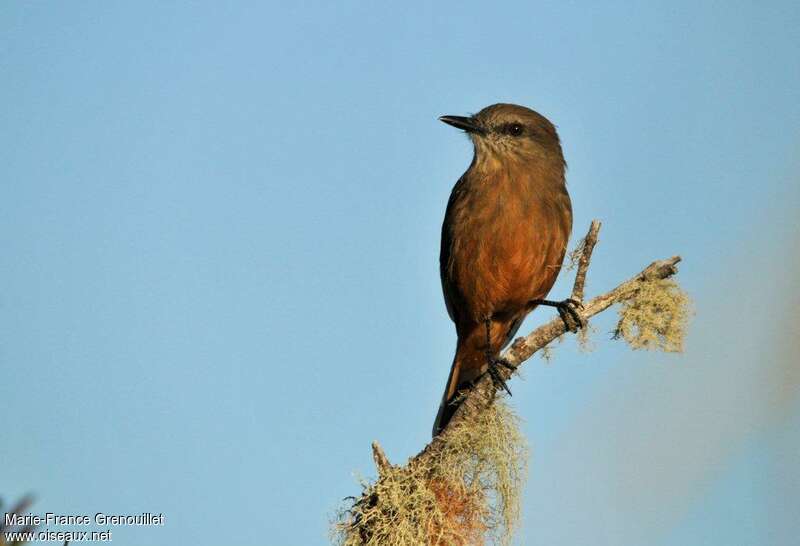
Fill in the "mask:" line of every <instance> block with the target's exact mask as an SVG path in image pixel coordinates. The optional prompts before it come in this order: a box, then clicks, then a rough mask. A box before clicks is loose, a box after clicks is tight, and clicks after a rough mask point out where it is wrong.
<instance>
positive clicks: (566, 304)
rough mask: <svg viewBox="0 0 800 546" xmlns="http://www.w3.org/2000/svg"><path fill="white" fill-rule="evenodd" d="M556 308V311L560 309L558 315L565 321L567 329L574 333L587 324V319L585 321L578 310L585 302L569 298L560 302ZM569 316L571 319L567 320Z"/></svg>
mask: <svg viewBox="0 0 800 546" xmlns="http://www.w3.org/2000/svg"><path fill="white" fill-rule="evenodd" d="M555 308H556V311H558V316H559V317H561V320H563V321H564V326H565V327H566V328H567V331H569V332H573V333H574V332H577V331H578V330H580V329H581V328H583V327H584V326H586V321H584V319H583V317H582V316H581V314H580V312H579V311H578V309H583V304H582V303H581V302H579V301H577V300H574V299H572V298H567V299H565V300H564V301H560V302H558V304H557V305H555ZM567 317H569V319H570V320H567Z"/></svg>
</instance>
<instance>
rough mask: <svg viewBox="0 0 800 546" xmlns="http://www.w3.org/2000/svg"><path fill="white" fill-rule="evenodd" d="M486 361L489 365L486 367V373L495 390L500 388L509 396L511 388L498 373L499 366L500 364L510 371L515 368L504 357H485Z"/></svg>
mask: <svg viewBox="0 0 800 546" xmlns="http://www.w3.org/2000/svg"><path fill="white" fill-rule="evenodd" d="M487 363H488V365H489V367H488V368H487V369H486V373H488V374H489V377H490V378H491V379H492V383H493V384H494V387H495V391H498V390H500V389H501V388H502V389H503V390H505V391H506V392H507V393H508V395H509V396H511V389H509V388H508V385H507V384H506V381H505V379H503V375H502V374H501V373H500V367H501V366H502V367H503V368H506V369H507V370H511V371H514V370H515V369H516V368H515V367H514V366H513V365H512V364H511V363H510V362H509V361H508V360H506V359H505V358H495V357H491V356H490V357H488V358H487Z"/></svg>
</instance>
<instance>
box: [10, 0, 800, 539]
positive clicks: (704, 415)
mask: <svg viewBox="0 0 800 546" xmlns="http://www.w3.org/2000/svg"><path fill="white" fill-rule="evenodd" d="M0 29H1V30H2V34H1V35H2V38H0V44H1V46H0V74H2V81H3V85H2V86H0V100H2V102H3V104H4V105H5V107H4V108H2V110H0V212H1V213H0V248H2V251H3V256H4V259H3V266H2V267H0V400H2V402H3V409H4V412H5V413H4V418H3V422H4V424H3V433H2V441H1V442H0V462H2V464H1V465H0V493H1V494H2V495H3V496H4V498H5V499H6V500H10V499H13V498H16V497H19V496H21V495H22V494H24V493H26V492H29V491H32V492H34V493H35V494H36V495H37V498H38V500H37V504H36V508H37V509H38V510H40V511H42V512H44V511H53V512H57V513H78V514H81V513H90V514H93V513H94V512H97V511H104V512H109V513H137V512H142V511H150V512H163V513H164V514H165V515H166V521H167V523H166V525H165V527H164V528H159V529H119V530H118V532H119V534H118V535H115V541H117V542H118V543H121V544H135V543H146V544H153V545H167V544H170V545H172V544H184V543H192V544H200V545H202V544H215V543H219V542H222V541H225V542H227V543H232V544H242V545H250V544H252V545H263V544H269V545H301V546H310V545H317V544H320V545H321V544H326V543H327V536H326V533H327V522H328V519H329V517H330V516H331V515H332V513H333V512H334V510H335V509H336V507H337V505H338V503H339V501H340V500H341V499H342V498H343V497H345V496H348V495H352V494H355V493H357V492H358V485H357V483H356V481H355V479H354V475H358V474H364V475H367V476H370V475H371V474H372V472H373V471H372V463H371V460H370V452H369V444H370V442H371V441H372V440H376V439H377V440H379V441H380V442H381V443H382V444H383V446H384V448H385V449H386V452H387V454H388V455H389V457H390V458H391V459H392V460H393V461H403V460H404V459H405V458H406V457H408V456H410V455H413V454H414V453H416V451H417V450H418V449H419V448H421V447H422V446H423V445H424V443H425V442H426V441H427V440H428V434H429V431H430V426H431V422H432V420H433V417H434V415H435V413H436V409H437V406H438V401H439V397H440V395H441V391H442V389H443V385H444V381H445V379H446V376H447V372H448V368H449V364H450V360H451V357H452V351H453V348H454V343H455V335H454V332H453V329H452V326H451V324H450V322H449V319H448V318H447V315H446V311H445V309H444V304H443V301H442V297H441V293H440V287H439V279H438V247H439V240H438V238H439V230H440V226H441V219H442V215H443V212H444V207H445V203H446V200H447V196H448V194H449V192H450V188H451V187H452V184H453V183H454V182H455V180H456V179H457V178H458V176H459V175H460V174H461V173H462V172H463V170H464V169H465V168H466V167H467V165H468V163H469V161H470V158H471V150H470V147H469V144H468V141H467V140H466V139H465V138H464V137H463V136H461V135H459V134H458V132H457V131H455V130H453V129H452V128H450V127H447V126H445V125H443V124H441V123H439V122H438V121H437V120H436V118H437V117H438V116H439V115H442V114H464V113H469V112H475V111H477V110H479V109H480V108H482V107H483V106H486V105H488V104H491V103H494V102H516V103H520V104H524V105H527V106H530V107H532V108H534V109H536V110H538V111H540V112H542V113H543V114H545V115H546V116H548V117H549V118H550V119H551V120H553V121H554V123H556V124H557V125H558V127H559V132H560V134H561V137H562V140H563V143H564V150H565V154H566V158H567V161H568V163H569V172H568V184H569V190H570V193H571V195H572V200H573V206H574V210H575V234H574V236H575V237H577V236H580V235H582V234H583V232H585V230H586V228H587V227H588V223H589V221H590V220H591V219H592V218H599V219H601V220H603V221H604V228H603V232H602V236H601V244H600V245H599V246H598V248H597V250H596V252H595V260H594V262H593V266H592V270H591V272H590V279H589V283H588V287H587V290H588V293H589V294H590V295H591V294H595V293H597V292H599V291H601V290H603V289H606V288H610V287H612V286H613V285H615V284H616V283H617V282H619V281H621V280H622V279H624V278H626V277H627V276H629V275H631V274H632V273H634V272H635V271H638V270H639V269H640V268H641V267H642V266H644V265H645V264H646V263H649V261H651V260H652V259H656V258H662V257H667V256H670V255H672V254H676V253H679V254H681V255H682V256H683V257H684V260H685V262H684V264H683V266H682V271H681V274H680V280H681V282H682V284H683V286H684V287H685V288H686V289H687V290H688V291H689V292H690V293H691V294H692V296H693V297H694V299H695V306H696V311H697V316H696V317H695V320H694V323H693V329H692V334H691V336H690V338H689V341H688V345H687V352H686V354H685V355H684V356H674V355H653V354H648V353H640V352H637V353H632V352H631V351H630V350H629V349H628V348H627V347H625V346H623V345H621V344H619V343H617V342H612V341H610V340H609V339H608V335H607V333H608V331H609V330H610V329H611V328H612V327H613V317H612V316H608V317H602V318H599V319H598V320H597V321H596V324H595V326H596V328H597V330H598V332H597V333H596V334H595V336H594V337H595V345H596V346H595V350H594V352H592V353H589V354H584V353H581V352H579V351H578V350H577V349H576V348H575V344H574V342H573V341H567V342H565V343H564V344H563V345H560V346H559V347H558V348H557V349H556V351H555V356H554V360H553V361H552V362H551V363H549V364H548V363H544V362H543V361H542V360H540V359H538V358H537V359H534V360H533V361H532V362H530V363H529V364H528V365H526V368H527V369H526V370H525V371H524V372H523V375H524V376H525V377H524V381H519V380H516V381H515V382H514V385H512V389H513V391H514V394H515V396H514V398H513V403H514V405H515V407H516V409H517V411H518V412H519V413H520V415H521V416H522V417H523V419H524V420H525V423H526V425H525V428H526V434H527V436H528V438H529V439H530V442H531V444H532V446H533V453H534V455H533V458H532V460H531V478H530V480H529V483H528V486H527V489H526V497H525V501H524V502H525V506H524V514H523V528H522V530H521V534H520V538H519V543H520V544H540V543H541V544H552V543H560V544H576V545H578V544H586V543H587V542H588V541H589V540H591V541H592V543H593V544H599V545H600V544H609V545H611V544H614V545H627V544H631V545H634V544H642V543H645V541H646V543H650V544H663V545H665V546H667V545H669V546H672V545H675V546H677V545H680V546H690V545H693V544H705V545H709V544H725V545H731V544H748V545H753V544H765V545H766V544H770V545H773V544H775V545H783V544H789V542H788V537H790V536H793V535H794V536H796V534H797V533H796V531H797V527H796V526H797V524H796V522H793V520H792V519H791V517H790V514H787V513H786V511H785V509H784V510H783V511H782V509H781V508H780V506H781V505H784V506H786V505H792V503H794V505H795V506H796V505H797V502H800V498H798V495H800V493H798V489H800V487H791V486H786V484H798V482H800V480H798V478H797V464H787V463H786V459H787V457H788V455H787V454H790V453H792V452H794V453H795V454H796V452H797V449H798V447H800V428H799V427H798V423H799V422H800V408H798V404H797V398H796V393H797V385H798V383H800V379H799V378H798V374H797V373H796V372H795V368H796V363H794V361H793V360H792V355H796V352H792V351H793V349H791V348H788V349H786V348H781V347H783V346H782V345H781V343H784V342H786V340H787V339H790V338H791V336H792V335H794V336H796V326H793V324H792V323H791V322H790V318H786V319H785V320H781V321H775V320H774V318H775V317H776V316H782V317H791V315H790V313H791V312H793V309H794V308H795V307H793V306H795V305H796V301H797V297H798V296H797V295H798V291H797V286H796V281H793V279H796V276H797V272H798V271H800V263H798V262H797V261H796V260H794V261H793V257H796V256H797V252H796V249H797V248H798V247H797V244H798V241H800V237H798V235H800V230H799V229H798V220H797V217H796V212H797V208H798V205H799V204H800V197H799V195H800V192H798V187H800V184H798V182H800V164H798V161H797V157H798V155H797V152H798V144H799V143H800V129H798V128H799V127H800V100H798V98H799V95H800V6H798V4H797V3H796V2H771V3H769V5H763V4H757V3H755V2H726V3H718V2H706V3H702V5H697V3H694V2H649V3H646V4H645V3H643V4H641V5H632V4H631V3H613V2H612V3H606V4H605V5H603V6H599V5H597V3H593V2H585V3H582V2H577V3H566V2H548V3H539V2H519V3H498V4H494V5H492V6H491V7H489V6H488V5H487V4H486V3H479V2H466V3H465V2H459V3H446V2H439V3H435V4H434V3H416V4H415V3H411V2H405V3H402V4H400V3H397V4H396V5H393V6H378V5H375V4H372V3H366V2H363V3H358V2H338V3H331V2H308V3H303V4H300V3H298V4H296V5H294V6H292V5H284V4H278V3H274V4H273V3H269V2H253V3H250V2H238V3H235V4H234V5H226V6H223V5H221V4H219V3H212V2H171V3H155V2H135V3H119V2H117V3H114V2H82V3H55V2H50V3H45V2H41V3H29V2H5V3H3V5H2V6H1V7H0ZM570 282H571V279H568V278H566V277H565V278H564V279H562V280H561V281H560V282H559V283H558V284H557V285H556V287H555V288H554V290H553V292H552V293H551V295H553V297H556V298H558V297H561V296H562V295H563V294H566V292H567V288H568V285H569V283H570ZM765 302H766V303H765ZM793 302H794V303H793ZM795 316H796V313H795ZM549 317H550V315H549V314H548V313H547V311H546V310H543V311H541V312H537V313H536V314H535V316H534V317H531V318H530V319H529V321H528V326H531V325H534V324H536V323H537V321H541V320H544V319H547V318H549ZM795 347H796V346H795ZM794 360H796V358H795V359H794ZM773 371H774V373H773ZM776 393H778V394H776ZM780 393H783V394H780ZM676 446H678V448H679V449H678V448H676ZM670 447H671V448H672V449H669V448H670ZM793 480H794V481H793ZM776 499H777V500H776ZM779 500H780V502H779ZM781 533H783V534H781ZM781 537H784V538H786V542H782V540H783V539H782V538H781Z"/></svg>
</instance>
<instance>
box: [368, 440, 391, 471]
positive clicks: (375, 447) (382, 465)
mask: <svg viewBox="0 0 800 546" xmlns="http://www.w3.org/2000/svg"><path fill="white" fill-rule="evenodd" d="M372 459H373V460H374V461H375V466H376V467H377V469H378V476H383V475H384V474H386V471H387V470H389V468H391V466H392V464H391V463H390V462H389V458H388V457H386V453H384V452H383V448H382V447H381V445H380V444H379V443H378V442H372Z"/></svg>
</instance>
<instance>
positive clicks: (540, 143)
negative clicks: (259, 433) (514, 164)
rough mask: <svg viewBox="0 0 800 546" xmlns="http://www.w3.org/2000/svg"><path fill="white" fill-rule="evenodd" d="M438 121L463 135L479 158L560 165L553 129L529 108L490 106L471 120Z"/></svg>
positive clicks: (551, 125)
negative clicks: (534, 160)
mask: <svg viewBox="0 0 800 546" xmlns="http://www.w3.org/2000/svg"><path fill="white" fill-rule="evenodd" d="M439 120H440V121H443V122H444V123H447V124H448V125H452V126H453V127H457V128H459V129H463V130H464V131H466V132H467V133H468V134H469V136H470V138H471V139H472V142H473V143H474V144H475V152H476V154H477V155H478V156H479V157H480V156H482V155H492V156H495V157H498V158H517V159H521V160H525V159H540V160H541V159H546V158H552V159H555V160H558V161H562V162H563V155H562V152H561V143H560V141H559V138H558V133H557V132H556V128H555V125H553V124H552V123H550V121H549V120H548V119H547V118H546V117H544V116H543V115H541V114H539V113H538V112H535V111H533V110H531V109H530V108H525V107H524V106H519V105H516V104H493V105H491V106H487V107H486V108H484V109H483V110H481V111H480V112H478V113H477V114H475V115H473V116H468V117H465V116H442V117H440V118H439Z"/></svg>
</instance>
